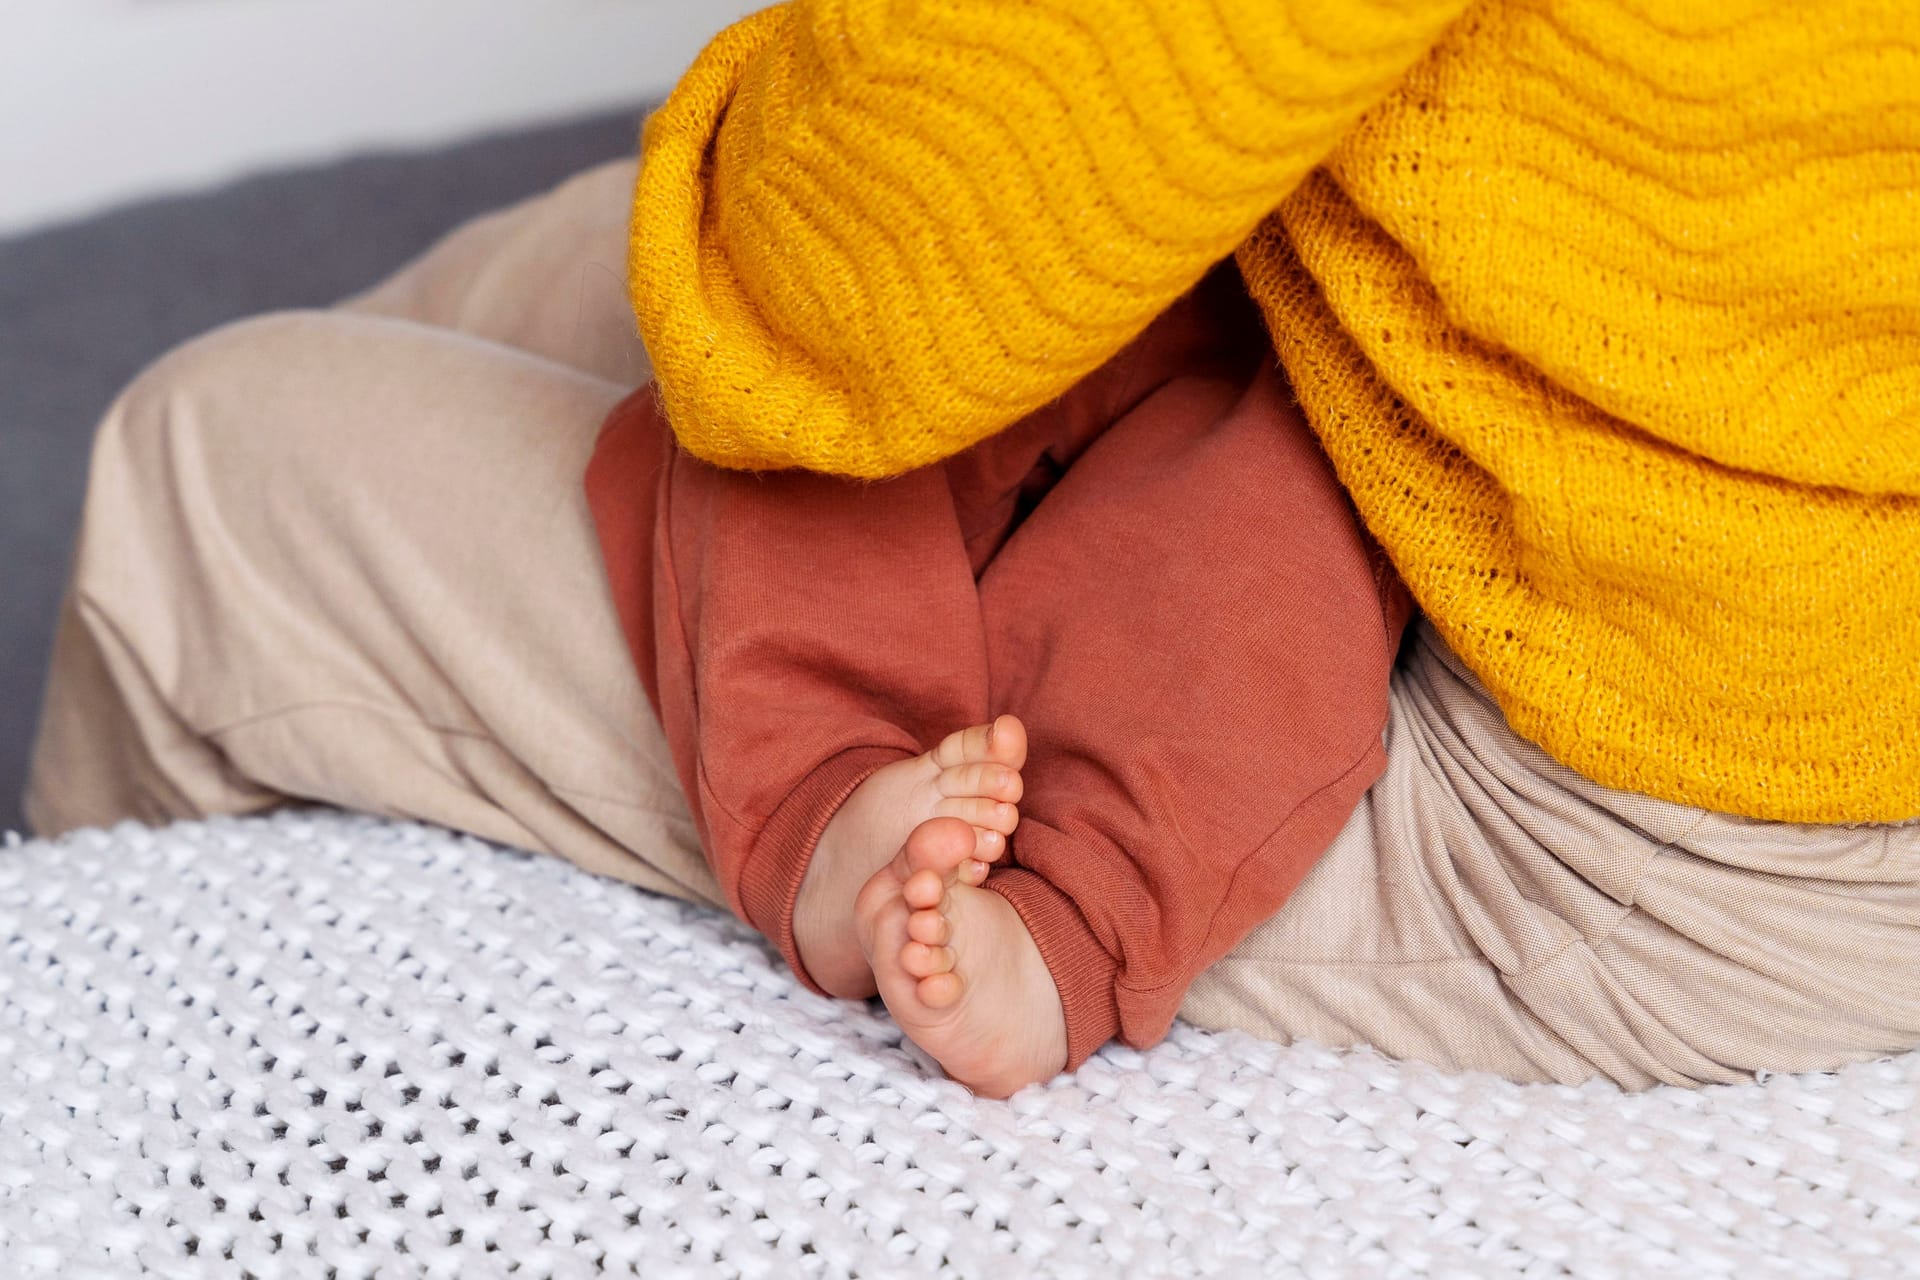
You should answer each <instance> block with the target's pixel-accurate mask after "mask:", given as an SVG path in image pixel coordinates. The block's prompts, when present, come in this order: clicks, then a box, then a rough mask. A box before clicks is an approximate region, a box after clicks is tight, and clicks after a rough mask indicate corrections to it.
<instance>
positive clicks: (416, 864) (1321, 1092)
mask: <svg viewBox="0 0 1920 1280" xmlns="http://www.w3.org/2000/svg"><path fill="white" fill-rule="evenodd" d="M0 1082H3V1083H0V1275H4V1276H7V1277H28V1276H40V1275H72V1276H94V1275H108V1276H117V1275H133V1274H140V1273H147V1274H154V1275H161V1276H254V1277H263V1278H264V1277H278V1276H309V1275H311V1276H329V1277H369V1278H371V1277H387V1276H416V1275H429V1276H449V1277H453V1276H458V1277H476V1276H490V1275H504V1274H514V1275H524V1276H546V1277H563V1278H564V1277H591V1276H599V1275H604V1274H608V1273H617V1274H629V1273H633V1272H638V1273H640V1274H644V1275H667V1274H674V1275H682V1274H693V1275H721V1276H741V1277H769V1278H773V1277H780V1278H785V1277H795V1276H823V1277H824V1276H836V1277H837V1276H871V1277H892V1276H903V1275H935V1276H985V1277H994V1278H995V1280H998V1278H1000V1277H1011V1276H1019V1275H1028V1274H1042V1273H1044V1274H1046V1275H1049V1276H1061V1277H1070V1276H1087V1277H1091V1278H1094V1280H1113V1277H1115V1276H1116V1275H1119V1276H1134V1275H1148V1276H1159V1275H1167V1276H1229V1277H1231V1276H1248V1277H1260V1278H1261V1280H1271V1278H1274V1277H1286V1276H1312V1277H1319V1276H1329V1275H1338V1276H1342V1277H1348V1276H1358V1277H1370V1276H1381V1277H1399V1276H1434V1277H1456V1276H1458V1277H1484V1276H1501V1275H1511V1276H1526V1277H1546V1276H1574V1277H1596V1278H1597V1277H1642V1276H1648V1275H1687V1276H1690V1277H1699V1278H1707V1277H1722V1276H1724V1277H1730V1278H1732V1280H1760V1278H1763V1277H1774V1276H1779V1277H1794V1278H1795V1280H1799V1278H1801V1277H1824V1276H1832V1277H1836V1278H1838V1277H1861V1278H1863V1280H1870V1278H1873V1277H1882V1276H1885V1277H1892V1276H1898V1275H1903V1274H1905V1275H1912V1274H1914V1271H1915V1268H1914V1265H1913V1263H1912V1259H1913V1258H1915V1257H1916V1256H1920V1189H1917V1188H1920V1116H1917V1115H1916V1106H1915V1104H1916V1101H1920V1054H1915V1055H1909V1056H1906V1057H1901V1058H1896V1059H1893V1060H1890V1061H1885V1062H1877V1063H1867V1064H1862V1065H1860V1066H1855V1067H1851V1068H1848V1069H1846V1070H1843V1071H1840V1072H1835V1073H1831V1074H1811V1075H1801V1076H1796V1075H1769V1076H1767V1077H1766V1078H1764V1079H1763V1080H1760V1081H1757V1082H1755V1083H1753V1084H1750V1085H1740V1086H1729V1087H1721V1088H1713V1089H1705V1090H1700V1091H1697V1092H1689V1091H1685V1090H1679V1089H1665V1088H1662V1089H1655V1090H1652V1091H1649V1092H1647V1093H1644V1094H1639V1095H1623V1094H1621V1093H1620V1092H1618V1091H1617V1090H1615V1089H1613V1088H1612V1087H1611V1086H1607V1085H1604V1084H1593V1085H1588V1086H1583V1087H1581V1088H1577V1089H1572V1088H1558V1087H1551V1088H1548V1087H1521V1086H1516V1085H1512V1084H1509V1083H1506V1082H1504V1081H1499V1080H1494V1079H1491V1078H1489V1077H1486V1076H1456V1075H1448V1074H1446V1073H1444V1072H1440V1071H1436V1070H1434V1069H1432V1068H1429V1067H1425V1066H1421V1065H1418V1064H1408V1063H1395V1062H1390V1061H1388V1060H1386V1059H1384V1058H1381V1057H1380V1056H1378V1055H1376V1054H1373V1053H1369V1052H1365V1051H1358V1052H1335V1051H1332V1050H1328V1049H1325V1048H1322V1047H1319V1046H1316V1045H1309V1044H1300V1045H1294V1046H1291V1047H1281V1046H1277V1045H1270V1044H1265V1043H1262V1042H1259V1041H1255V1040H1252V1039H1250V1038H1247V1037H1242V1036H1219V1035H1209V1034H1206V1033H1203V1032H1198V1031H1195V1030H1193V1029H1192V1028H1189V1027H1185V1026H1178V1027H1176V1029H1175V1031H1174V1034H1173V1035H1172V1037H1171V1038H1170V1039H1169V1040H1168V1041H1167V1043H1166V1044H1164V1045H1162V1046H1160V1047H1159V1048H1157V1049H1154V1050H1153V1051H1151V1052H1149V1053H1137V1052H1134V1051H1132V1050H1128V1049H1125V1048H1120V1047H1113V1048H1109V1049H1108V1050H1106V1051H1105V1052H1103V1053H1102V1054H1100V1055H1099V1056H1097V1057H1096V1058H1095V1059H1094V1060H1093V1061H1091V1062H1089V1063H1088V1064H1087V1065H1086V1067H1084V1068H1083V1069H1082V1070H1081V1071H1080V1072H1078V1073H1077V1074H1076V1075H1075V1076H1073V1077H1072V1078H1069V1079H1064V1080H1059V1081H1055V1082H1053V1083H1052V1084H1049V1085H1046V1086H1043V1087H1039V1088H1035V1089H1031V1090H1028V1091H1026V1092H1025V1093H1023V1094H1021V1095H1020V1096H1019V1097H1016V1098H1015V1099H1013V1100H1012V1102H1010V1103H1005V1104H1002V1103H994V1102H982V1101H980V1100H978V1099H975V1098H973V1097H971V1096H970V1095H968V1094H967V1093H966V1092H965V1091H964V1090H962V1089H960V1088H959V1087H958V1086H956V1085H953V1084H952V1083H950V1082H947V1081H944V1080H940V1079H937V1078H932V1077H930V1076H929V1075H927V1073H926V1062H925V1059H924V1058H923V1057H921V1056H920V1055H919V1054H918V1053H917V1052H916V1051H914V1050H913V1049H912V1047H911V1046H910V1045H906V1044H903V1043H902V1041H901V1038H900V1036H899V1034H898V1032H897V1031H896V1030H895V1028H894V1027H893V1025H892V1024H891V1023H890V1022H888V1021H887V1020H886V1018H885V1017H884V1016H883V1014H882V1013H881V1012H880V1011H879V1010H878V1009H877V1007H876V1008H869V1007H866V1006H862V1005H851V1004H847V1003H843V1002H836V1001H831V1000H826V999H822V998H819V997H815V996H813V995H810V994H808V993H807V992H805V991H803V990H801V989H800V988H799V987H798V986H797V985H796V984H795V983H794V982H793V980H792V978H791V977H790V976H789V975H788V974H787V973H786V972H785V971H784V970H783V969H782V968H781V967H780V965H779V962H778V960H777V958H775V957H774V956H773V954H772V953H771V951H770V950H769V949H768V948H767V946H766V945H765V944H764V943H763V942H762V941H761V940H760V939H758V938H756V937H755V936H754V935H753V934H752V933H751V932H750V931H749V930H747V929H746V928H745V927H744V926H742V925H740V924H738V923H737V922H734V921H732V920H729V919H727V918H725V917H723V916H721V915H720V914H718V913H716V912H713V911H708V910H703V909H700V908H696V907H691V906H687V905H685V904H682V903H676V902H670V901H667V900H664V899H660V898H656V897H653V896H650V895H648V894H644V893H641V892H639V891H637V890H634V889H631V888H628V887H626V886H623V885H619V884H616V883H613V882H611V881H607V880H603V879H598V878H595V877H592V876H589V875H586V874H585V873H582V872H580V871H578V870H576V869H574V868H572V867H570V866H568V865H566V864H564V863H562V862H560V861H558V860H556V859H551V858H543V857H535V856H531V855H527V854H523V853H518V852H514V851H510V850H503V849H498V848H494V847H492V846H489V845H486V844H483V843H481V842H479V841H476V840H472V839H469V838H465V837H460V836H456V835H452V834H449V833H447V832H443V831H439V830H437V829H431V828H427V827H423V826H416V825H406V824H396V823H385V822H380V821H377V820H374V819H370V818H364V817H356V816H351V815H345V814H333V813H325V812H320V813H315V812H287V813H281V814H277V815H273V816H271V817H267V818H255V819H246V820H222V821H216V822H210V823H204V824H183V825H180V826H175V827H170V828H166V829H164V830H160V831H151V830H147V829H145V828H141V827H136V826H131V825H129V826H125V827H121V828H118V829H116V830H114V831H110V832H105V831H95V832H82V833H77V834H75V835H73V836H71V837H68V838H66V839H64V840H61V841H58V842H44V841H29V842H26V843H24V844H9V845H8V846H7V847H6V848H5V849H4V850H0Z"/></svg>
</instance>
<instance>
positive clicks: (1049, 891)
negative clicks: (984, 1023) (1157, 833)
mask: <svg viewBox="0 0 1920 1280" xmlns="http://www.w3.org/2000/svg"><path fill="white" fill-rule="evenodd" d="M986 888H988V889H991V890H993V891H994V892H995V893H997V894H999V895H1000V896H1001V897H1003V898H1005V899H1006V900H1007V902H1008V903H1009V904H1011V905H1012V907H1013V909H1014V910H1015V911H1017V912H1019V913H1020V920H1021V922H1022V923H1024V924H1025V925H1026V926H1027V932H1028V933H1031V934H1032V935H1033V941H1034V944H1035V945H1036V946H1038V947H1039V948H1040V958H1041V959H1042V960H1044V961H1046V963H1047V972H1048V973H1050V974H1052V975H1053V985H1054V986H1055V987H1056V988H1057V989H1058V990H1059V992H1060V1007H1061V1009H1062V1010H1064V1011H1065V1013H1066V1016H1067V1066H1066V1069H1067V1070H1068V1071H1072V1070H1074V1069H1076V1068H1077V1067H1079V1065H1080V1064H1081V1063H1083V1062H1085V1061H1086V1060H1087V1059H1088V1058H1090V1057H1092V1056H1093V1055H1094V1053H1095V1052H1096V1051H1097V1050H1098V1049H1099V1048H1100V1046H1102V1045H1104V1044H1105V1043H1106V1042H1107V1041H1109V1040H1111V1039H1113V1038H1114V1036H1116V1035H1118V1034H1119V1033H1120V1005H1119V1001H1118V1000H1117V999H1116V997H1115V992H1114V983H1115V981H1116V979H1117V978H1118V977H1119V974H1120V966H1119V964H1118V963H1116V962H1115V960H1114V958H1113V957H1112V956H1110V955H1108V954H1107V949H1106V948H1105V947H1103V946H1101V945H1100V940H1099V939H1098V938H1096V937H1095V936H1094V933H1093V930H1092V929H1091V928H1090V927H1088V925H1087V920H1086V917H1085V916H1083V915H1081V914H1080V908H1078V907H1076V906H1074V905H1073V899H1071V898H1069V897H1067V895H1066V894H1064V893H1062V892H1060V890H1059V889H1057V888H1055V887H1054V886H1053V884H1052V883H1051V882H1049V881H1047V880H1046V879H1044V878H1042V877H1041V876H1040V875H1038V874H1037V873H1035V872H1032V871H1029V870H1027V869H1026V868H1024V867H1006V868H999V869H995V871H994V872H993V874H992V875H990V876H988V877H987V883H986Z"/></svg>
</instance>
